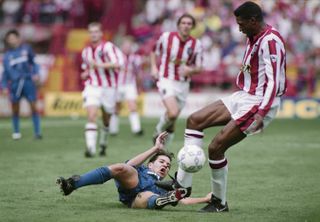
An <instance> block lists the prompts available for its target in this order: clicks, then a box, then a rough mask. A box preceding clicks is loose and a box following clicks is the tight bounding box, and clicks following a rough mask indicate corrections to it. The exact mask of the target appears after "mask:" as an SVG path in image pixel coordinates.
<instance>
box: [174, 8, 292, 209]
mask: <svg viewBox="0 0 320 222" xmlns="http://www.w3.org/2000/svg"><path fill="white" fill-rule="evenodd" d="M234 15H235V16H236V20H237V23H238V25H239V29H240V31H241V32H243V33H244V34H246V35H247V37H248V40H247V46H246V51H245V54H244V57H243V61H242V67H241V70H240V72H239V74H238V77H237V86H238V87H239V89H240V90H239V91H237V92H235V93H233V94H232V95H230V96H229V97H226V98H224V99H222V100H218V101H216V102H214V103H212V104H210V105H208V106H206V107H204V108H203V109H201V110H199V111H197V112H195V113H193V114H192V115H190V116H189V118H188V119H187V128H186V130H185V140H184V143H185V145H188V144H196V145H199V146H202V138H203V136H204V134H203V130H204V129H206V128H208V127H212V126H224V127H223V129H222V130H221V131H220V132H219V133H218V134H217V135H216V136H215V138H214V139H213V140H212V142H211V143H210V145H209V164H210V167H211V185H212V192H213V194H212V198H211V203H209V204H208V205H207V206H205V207H204V208H202V209H201V211H204V212H221V211H228V205H227V202H226V190H227V174H228V162H227V159H226V157H225V151H226V150H227V149H228V148H229V147H230V146H232V145H234V144H236V143H238V142H240V141H241V140H242V139H244V138H245V137H246V136H247V135H251V134H254V133H258V132H260V131H261V130H262V129H263V128H265V127H267V125H268V124H269V123H270V122H271V121H272V119H273V118H274V117H275V115H276V113H277V110H278V108H279V105H280V97H281V95H283V94H284V92H285V90H286V76H285V69H286V68H285V67H286V57H285V55H286V51H285V46H284V42H283V39H282V37H281V35H280V34H279V32H278V31H277V30H275V29H274V28H273V27H271V26H269V25H267V24H265V23H264V21H263V16H262V10H261V8H260V7H259V5H257V4H255V3H253V2H245V3H243V4H242V5H241V6H239V7H238V8H237V9H236V10H235V11H234ZM176 179H177V182H178V184H176V186H179V185H180V186H183V187H190V186H191V184H192V174H190V173H187V172H185V171H183V170H182V169H180V168H179V169H178V173H177V178H176Z"/></svg>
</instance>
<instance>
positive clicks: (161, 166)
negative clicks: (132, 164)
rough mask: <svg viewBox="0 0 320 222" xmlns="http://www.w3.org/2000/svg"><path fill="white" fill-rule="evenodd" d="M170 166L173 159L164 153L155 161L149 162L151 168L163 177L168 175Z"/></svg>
mask: <svg viewBox="0 0 320 222" xmlns="http://www.w3.org/2000/svg"><path fill="white" fill-rule="evenodd" d="M170 167H171V161H170V159H169V157H167V156H164V155H161V156H158V158H157V159H156V160H155V161H154V162H153V163H149V168H150V169H151V170H152V171H153V172H155V173H156V174H158V175H159V176H160V177H161V178H164V177H166V176H167V175H168V173H169V170H170Z"/></svg>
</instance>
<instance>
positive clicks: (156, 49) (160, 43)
mask: <svg viewBox="0 0 320 222" xmlns="http://www.w3.org/2000/svg"><path fill="white" fill-rule="evenodd" d="M168 35H169V33H168V32H164V33H163V34H162V35H161V36H160V37H159V39H158V41H157V42H156V45H155V47H154V49H153V51H154V52H155V54H156V55H157V56H159V55H160V54H161V51H162V50H163V42H164V39H165V38H166V36H168Z"/></svg>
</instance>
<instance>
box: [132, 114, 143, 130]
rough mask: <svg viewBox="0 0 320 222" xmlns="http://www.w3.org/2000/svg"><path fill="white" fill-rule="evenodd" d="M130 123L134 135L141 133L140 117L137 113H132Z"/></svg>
mask: <svg viewBox="0 0 320 222" xmlns="http://www.w3.org/2000/svg"><path fill="white" fill-rule="evenodd" d="M129 121H130V126H131V131H132V132H133V133H138V132H140V131H141V124H140V117H139V114H138V113H137V112H131V113H130V115H129Z"/></svg>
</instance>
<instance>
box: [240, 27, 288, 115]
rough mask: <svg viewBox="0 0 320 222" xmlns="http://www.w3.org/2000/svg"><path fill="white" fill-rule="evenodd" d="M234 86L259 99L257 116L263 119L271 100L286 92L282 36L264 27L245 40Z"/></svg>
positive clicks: (284, 52)
mask: <svg viewBox="0 0 320 222" xmlns="http://www.w3.org/2000/svg"><path fill="white" fill-rule="evenodd" d="M237 86H238V87H239V88H240V89H242V90H244V91H245V92H248V93H249V94H252V95H257V96H262V97H263V100H262V102H261V104H260V105H259V111H258V113H259V114H260V115H262V116H265V115H266V113H267V112H268V111H269V110H270V107H271V105H272V103H273V100H274V98H275V97H279V96H281V95H283V94H284V93H285V91H286V50H285V43H284V40H283V38H282V36H281V35H280V34H279V32H278V31H277V30H275V29H274V28H273V27H271V26H269V25H267V26H266V28H265V29H264V30H263V32H261V33H260V34H259V35H257V36H254V38H253V39H252V40H249V39H248V40H247V46H246V51H245V54H244V57H243V61H242V67H241V70H240V72H239V74H238V76H237Z"/></svg>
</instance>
